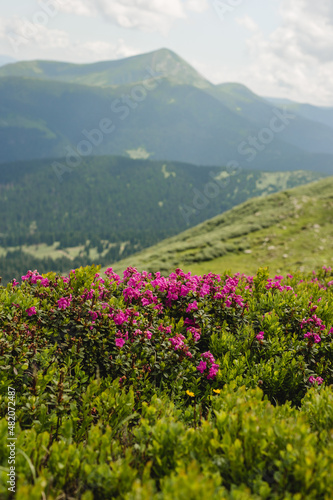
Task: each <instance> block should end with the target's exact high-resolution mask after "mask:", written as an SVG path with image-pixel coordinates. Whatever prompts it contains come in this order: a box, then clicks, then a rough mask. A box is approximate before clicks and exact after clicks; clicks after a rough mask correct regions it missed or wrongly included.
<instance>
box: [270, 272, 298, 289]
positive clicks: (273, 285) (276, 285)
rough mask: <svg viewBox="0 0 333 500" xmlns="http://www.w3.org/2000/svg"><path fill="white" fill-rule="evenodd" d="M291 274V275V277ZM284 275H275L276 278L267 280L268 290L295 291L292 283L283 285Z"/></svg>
mask: <svg viewBox="0 0 333 500" xmlns="http://www.w3.org/2000/svg"><path fill="white" fill-rule="evenodd" d="M290 276H291V275H289V277H290ZM283 279H284V278H283V276H275V278H274V280H273V279H268V280H267V285H266V290H279V291H280V292H283V291H284V290H287V291H294V289H293V287H291V286H290V285H282V284H281V281H282V280H283Z"/></svg>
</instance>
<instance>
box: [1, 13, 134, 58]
mask: <svg viewBox="0 0 333 500" xmlns="http://www.w3.org/2000/svg"><path fill="white" fill-rule="evenodd" d="M9 46H10V47H11V49H12V53H13V54H15V56H16V58H18V59H19V58H21V59H25V58H27V57H29V53H31V50H33V52H34V53H35V51H36V46H38V57H39V58H45V59H49V58H50V56H51V57H52V56H53V57H56V58H59V59H62V56H58V54H64V53H65V54H66V60H74V61H76V62H89V61H96V60H106V59H119V58H123V57H129V56H133V55H136V54H138V53H140V50H139V49H138V48H134V47H131V46H129V45H127V44H126V43H125V41H124V40H123V39H122V38H119V39H118V40H115V41H114V42H113V43H109V42H105V41H101V40H95V41H89V42H82V41H81V40H78V39H76V40H75V39H71V37H70V35H69V34H68V33H66V32H65V31H62V30H59V29H50V28H48V27H47V26H42V25H38V24H34V23H33V22H31V21H28V20H27V19H19V18H12V19H11V20H8V19H4V18H2V17H0V50H3V51H4V52H8V47H9Z"/></svg>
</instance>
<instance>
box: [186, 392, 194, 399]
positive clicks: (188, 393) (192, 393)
mask: <svg viewBox="0 0 333 500" xmlns="http://www.w3.org/2000/svg"><path fill="white" fill-rule="evenodd" d="M186 394H187V395H188V396H191V398H194V392H191V391H186Z"/></svg>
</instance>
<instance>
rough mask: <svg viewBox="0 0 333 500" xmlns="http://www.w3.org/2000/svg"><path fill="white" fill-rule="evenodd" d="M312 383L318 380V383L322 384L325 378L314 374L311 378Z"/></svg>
mask: <svg viewBox="0 0 333 500" xmlns="http://www.w3.org/2000/svg"><path fill="white" fill-rule="evenodd" d="M309 382H310V384H315V383H316V382H317V384H318V385H320V384H322V383H323V382H324V380H323V379H322V378H321V377H317V378H315V377H314V376H313V375H312V376H311V377H310V378H309Z"/></svg>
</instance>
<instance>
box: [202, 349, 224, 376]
mask: <svg viewBox="0 0 333 500" xmlns="http://www.w3.org/2000/svg"><path fill="white" fill-rule="evenodd" d="M201 357H202V358H204V359H206V361H204V360H201V361H200V363H199V365H198V366H197V370H198V371H199V372H200V373H201V374H203V373H204V372H205V371H206V370H208V374H207V380H212V379H213V378H215V377H216V375H217V373H218V371H219V368H220V365H218V364H216V363H215V358H214V356H213V355H212V353H211V352H209V351H207V352H204V353H203V354H201Z"/></svg>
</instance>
